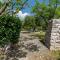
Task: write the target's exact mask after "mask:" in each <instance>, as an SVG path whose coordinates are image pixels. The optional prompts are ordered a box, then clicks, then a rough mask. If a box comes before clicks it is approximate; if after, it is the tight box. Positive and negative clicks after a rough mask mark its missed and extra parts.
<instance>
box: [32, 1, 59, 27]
mask: <svg viewBox="0 0 60 60" xmlns="http://www.w3.org/2000/svg"><path fill="white" fill-rule="evenodd" d="M46 1H48V3H46ZM59 7H60V0H43V2H42V3H40V2H39V1H38V0H35V5H34V6H33V8H32V12H33V13H35V16H37V19H38V20H40V22H42V23H41V24H44V25H42V27H44V26H45V27H46V26H47V25H48V20H51V19H53V18H59V16H60V14H59V13H60V11H59V10H60V9H59ZM42 20H43V21H42Z"/></svg>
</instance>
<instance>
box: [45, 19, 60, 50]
mask: <svg viewBox="0 0 60 60" xmlns="http://www.w3.org/2000/svg"><path fill="white" fill-rule="evenodd" d="M45 45H46V46H47V47H48V48H49V49H50V50H60V19H52V20H50V21H49V24H48V29H47V32H46V38H45Z"/></svg>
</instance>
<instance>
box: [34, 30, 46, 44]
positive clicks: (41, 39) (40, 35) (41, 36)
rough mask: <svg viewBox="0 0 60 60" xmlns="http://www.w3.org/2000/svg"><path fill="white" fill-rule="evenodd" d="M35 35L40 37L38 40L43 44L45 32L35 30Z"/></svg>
mask: <svg viewBox="0 0 60 60" xmlns="http://www.w3.org/2000/svg"><path fill="white" fill-rule="evenodd" d="M35 36H37V37H38V38H39V39H40V42H42V43H43V44H44V42H45V32H43V31H40V32H36V33H35Z"/></svg>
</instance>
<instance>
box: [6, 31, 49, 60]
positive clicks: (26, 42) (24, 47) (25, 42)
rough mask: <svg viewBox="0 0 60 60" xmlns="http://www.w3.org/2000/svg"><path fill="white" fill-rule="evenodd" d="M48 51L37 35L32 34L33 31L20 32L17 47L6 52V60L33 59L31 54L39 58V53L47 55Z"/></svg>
mask: <svg viewBox="0 0 60 60" xmlns="http://www.w3.org/2000/svg"><path fill="white" fill-rule="evenodd" d="M48 52H49V50H48V49H47V48H46V47H45V46H44V45H43V44H42V43H41V42H40V41H39V38H38V37H35V36H34V33H29V32H21V33H20V38H19V42H18V48H17V49H15V50H12V51H11V52H10V53H9V54H8V55H9V56H8V59H7V60H13V59H14V60H29V59H30V58H31V60H35V58H33V56H34V57H35V56H37V58H40V54H43V55H47V53H48ZM30 56H31V57H30ZM32 58H33V59H32ZM36 60H38V59H36ZM39 60H40V59H39Z"/></svg>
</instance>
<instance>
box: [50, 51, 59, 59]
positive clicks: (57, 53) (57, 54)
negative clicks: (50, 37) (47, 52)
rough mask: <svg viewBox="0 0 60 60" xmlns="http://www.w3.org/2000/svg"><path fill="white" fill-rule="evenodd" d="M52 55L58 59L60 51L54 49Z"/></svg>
mask: <svg viewBox="0 0 60 60" xmlns="http://www.w3.org/2000/svg"><path fill="white" fill-rule="evenodd" d="M51 55H52V56H53V57H55V58H56V60H60V51H52V52H51Z"/></svg>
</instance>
